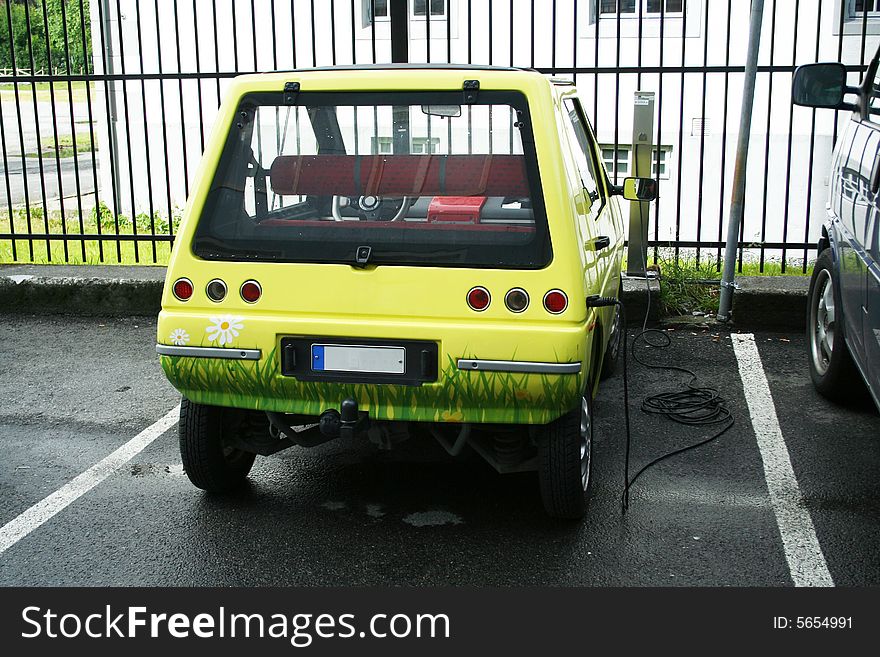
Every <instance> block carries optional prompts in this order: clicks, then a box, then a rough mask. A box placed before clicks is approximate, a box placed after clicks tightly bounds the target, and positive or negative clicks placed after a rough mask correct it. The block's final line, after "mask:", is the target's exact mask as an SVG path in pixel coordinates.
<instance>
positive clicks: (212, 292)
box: [205, 278, 226, 301]
mask: <svg viewBox="0 0 880 657" xmlns="http://www.w3.org/2000/svg"><path fill="white" fill-rule="evenodd" d="M205 294H207V295H208V298H209V299H210V300H211V301H223V299H225V298H226V283H224V282H223V281H221V280H220V279H219V278H215V279H214V280H213V281H211V282H210V283H208V285H207V286H206V287H205Z"/></svg>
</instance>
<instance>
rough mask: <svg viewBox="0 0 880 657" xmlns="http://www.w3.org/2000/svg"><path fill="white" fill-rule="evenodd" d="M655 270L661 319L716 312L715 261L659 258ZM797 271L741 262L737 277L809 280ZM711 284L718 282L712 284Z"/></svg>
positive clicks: (718, 277) (772, 264) (717, 270)
mask: <svg viewBox="0 0 880 657" xmlns="http://www.w3.org/2000/svg"><path fill="white" fill-rule="evenodd" d="M656 268H657V269H658V270H659V272H660V311H661V314H663V315H665V316H675V315H691V314H693V313H695V312H698V313H703V314H706V315H709V314H713V315H714V314H715V313H717V312H718V300H719V297H720V294H721V293H720V287H719V285H718V283H720V281H721V271H720V269H721V268H720V267H719V262H718V261H717V260H716V259H715V258H711V257H710V258H704V259H701V260H700V262H699V263H697V261H696V259H693V258H688V259H684V258H680V259H678V260H675V259H674V258H668V259H667V258H662V257H661V258H660V259H659V260H658V261H657V265H656ZM811 274H812V267H808V268H807V272H806V273H804V272H802V271H801V269H800V267H790V266H789V267H786V268H785V271H783V270H782V264H781V263H779V262H764V268H763V271H761V263H760V262H743V263H742V271H739V269H738V270H737V273H736V275H737V276H809V275H811ZM714 281H718V283H715V282H714Z"/></svg>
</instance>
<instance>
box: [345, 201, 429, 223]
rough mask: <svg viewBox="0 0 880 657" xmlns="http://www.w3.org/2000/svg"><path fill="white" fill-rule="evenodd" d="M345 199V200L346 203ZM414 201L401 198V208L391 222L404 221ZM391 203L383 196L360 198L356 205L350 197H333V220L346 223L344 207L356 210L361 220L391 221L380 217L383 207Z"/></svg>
mask: <svg viewBox="0 0 880 657" xmlns="http://www.w3.org/2000/svg"><path fill="white" fill-rule="evenodd" d="M343 199H344V200H345V202H344V203H343ZM414 201H415V199H414V198H410V197H409V196H401V197H400V207H399V208H398V209H397V212H395V213H394V216H393V217H391V219H390V221H400V220H401V219H403V217H404V215H405V214H406V212H407V210H409V208H410V206H411V205H412V204H413V202H414ZM389 202H391V201H390V199H388V198H383V197H381V196H358V197H357V200H356V201H355V202H354V203H352V202H351V198H350V197H348V196H333V201H332V202H331V203H330V210H331V212H332V213H333V219H334V220H335V221H345V219H343V218H342V208H343V207H352V208H354V210H356V211H357V213H358V215H360V216H359V219H364V220H374V221H375V220H378V221H389V220H387V219H382V218H381V217H380V216H379V213H380V211H381V210H382V208H383V205H384V204H386V203H389Z"/></svg>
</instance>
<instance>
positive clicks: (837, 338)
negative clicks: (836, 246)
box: [807, 249, 861, 401]
mask: <svg viewBox="0 0 880 657" xmlns="http://www.w3.org/2000/svg"><path fill="white" fill-rule="evenodd" d="M836 283H837V282H836V280H835V275H834V264H833V261H832V259H831V249H825V250H824V251H822V253H820V254H819V257H818V258H817V259H816V264H815V265H814V266H813V277H812V278H811V279H810V292H809V295H808V297H807V342H808V348H809V362H810V378H811V379H812V380H813V385H815V386H816V390H818V391H819V393H821V394H822V395H823V396H824V397H827V398H828V399H831V400H833V401H844V400H846V399H847V398H850V397H851V396H852V394H853V393H854V392H857V391H859V389H860V387H861V376H860V375H859V372H858V370H857V369H856V366H855V364H854V363H853V360H852V356H851V355H850V353H849V347H847V346H846V341H845V340H844V322H843V321H842V320H843V317H842V311H843V307H842V306H841V303H840V291H839V289H838V285H837V284H836Z"/></svg>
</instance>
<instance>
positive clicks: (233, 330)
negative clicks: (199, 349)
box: [207, 315, 244, 347]
mask: <svg viewBox="0 0 880 657" xmlns="http://www.w3.org/2000/svg"><path fill="white" fill-rule="evenodd" d="M243 321H244V318H242V317H235V316H233V315H221V316H220V317H212V318H211V324H210V325H208V328H207V331H208V341H209V342H214V341H215V340H216V341H217V343H218V344H219V345H220V346H221V347H222V346H223V345H225V344H227V343H230V342H232V339H233V338H237V337H238V332H239V331H240V330H242V329H243V328H244V324H243V323H242V322H243Z"/></svg>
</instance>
